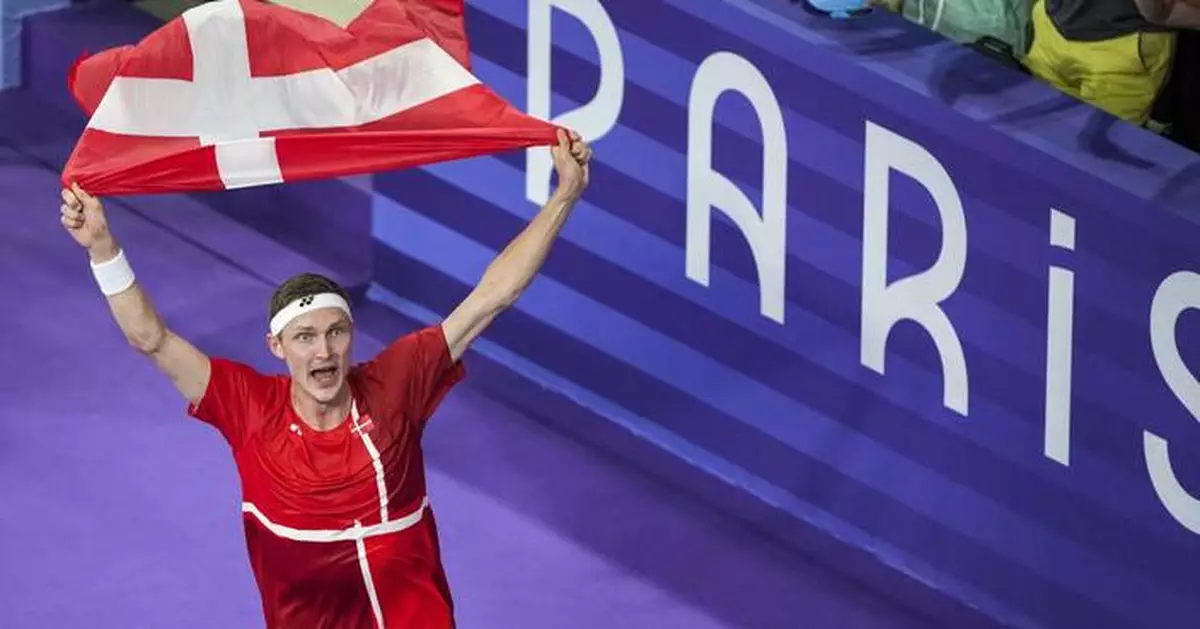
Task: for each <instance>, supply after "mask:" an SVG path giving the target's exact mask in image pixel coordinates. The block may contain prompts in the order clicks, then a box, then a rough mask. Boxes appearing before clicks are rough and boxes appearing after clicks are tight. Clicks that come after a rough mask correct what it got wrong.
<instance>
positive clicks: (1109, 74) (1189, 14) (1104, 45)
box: [1025, 0, 1200, 125]
mask: <svg viewBox="0 0 1200 629" xmlns="http://www.w3.org/2000/svg"><path fill="white" fill-rule="evenodd" d="M1189 2H1190V3H1194V4H1196V5H1200V0H1187V2H1184V1H1183V0H1037V2H1036V4H1035V5H1034V7H1033V19H1032V22H1033V45H1032V47H1031V49H1030V51H1029V54H1028V56H1027V57H1026V59H1025V64H1026V66H1027V67H1028V68H1029V69H1030V70H1031V71H1032V72H1033V73H1034V74H1036V75H1037V76H1039V77H1041V78H1042V79H1044V80H1046V81H1048V82H1050V83H1052V84H1053V85H1055V86H1057V87H1058V88H1059V89H1061V90H1063V91H1064V92H1066V93H1068V94H1070V95H1072V96H1075V97H1076V98H1079V99H1081V100H1084V101H1087V102H1089V103H1091V104H1093V105H1095V106H1096V107H1099V108H1100V109H1103V110H1105V111H1107V112H1109V113H1111V114H1113V115H1114V116H1117V117H1119V118H1122V119H1124V120H1127V121H1129V122H1132V123H1134V124H1138V125H1145V124H1146V122H1147V120H1148V118H1149V117H1150V111H1151V109H1152V108H1153V106H1154V100H1155V98H1156V97H1157V96H1158V94H1159V92H1160V91H1161V90H1162V87H1163V83H1164V82H1165V80H1166V77H1167V71H1168V69H1169V68H1170V66H1171V60H1172V57H1173V55H1174V48H1175V32H1174V31H1175V29H1179V28H1200V8H1198V7H1197V6H1194V5H1193V4H1189Z"/></svg>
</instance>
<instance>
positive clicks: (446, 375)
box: [360, 325, 465, 426]
mask: <svg viewBox="0 0 1200 629" xmlns="http://www.w3.org/2000/svg"><path fill="white" fill-rule="evenodd" d="M360 374H361V376H362V379H363V383H364V385H365V386H366V387H367V389H368V391H369V392H370V393H369V395H371V404H372V406H373V407H374V408H373V411H374V412H375V414H376V416H377V417H395V416H399V417H401V418H403V420H404V421H406V422H409V423H412V424H415V425H417V426H423V425H424V424H425V422H427V421H428V420H429V418H430V417H431V416H432V415H433V413H434V411H436V410H437V407H438V405H440V404H441V402H442V400H443V399H444V398H445V397H446V394H447V393H449V392H450V390H451V389H452V388H454V385H456V384H458V383H459V382H460V381H461V380H462V379H463V376H464V375H465V369H464V368H463V365H462V362H461V361H451V359H450V348H449V347H448V346H447V345H446V335H445V333H444V332H443V331H442V326H441V325H432V326H429V327H426V328H424V329H421V330H418V331H416V332H412V333H410V334H407V335H405V336H402V337H400V338H399V339H396V340H395V341H394V342H392V344H391V345H389V346H388V347H387V348H385V349H384V350H383V351H382V352H380V353H379V355H377V356H376V357H375V358H374V359H372V360H370V361H368V362H366V363H363V365H362V367H361V369H360Z"/></svg>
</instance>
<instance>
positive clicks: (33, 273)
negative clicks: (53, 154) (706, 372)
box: [0, 133, 932, 629]
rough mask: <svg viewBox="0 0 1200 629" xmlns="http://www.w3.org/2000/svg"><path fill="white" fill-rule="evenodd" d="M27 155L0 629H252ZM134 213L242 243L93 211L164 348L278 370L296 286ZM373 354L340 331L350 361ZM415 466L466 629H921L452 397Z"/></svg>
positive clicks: (19, 181)
mask: <svg viewBox="0 0 1200 629" xmlns="http://www.w3.org/2000/svg"><path fill="white" fill-rule="evenodd" d="M51 135H53V134H51ZM32 136H39V134H37V133H34V134H32ZM27 149H29V147H27V146H21V145H20V144H19V143H18V144H17V145H12V144H10V145H9V146H5V145H4V144H3V143H0V224H3V225H4V226H5V228H4V233H3V234H2V235H0V277H3V278H4V280H5V283H6V286H5V288H6V291H7V293H8V294H9V299H10V303H12V304H15V308H14V307H13V306H9V308H8V309H7V310H8V312H9V313H10V317H12V316H14V315H13V314H11V313H14V312H15V319H16V320H15V324H14V322H13V321H12V320H11V319H10V321H9V322H8V323H7V324H6V325H4V326H0V347H2V348H3V349H4V359H3V361H2V362H0V383H3V384H2V385H0V387H2V392H3V400H4V403H3V409H4V411H3V421H0V478H3V479H4V482H2V483H0V627H4V628H5V629H55V628H74V627H96V628H101V629H105V628H118V627H119V628H122V629H125V628H131V627H173V628H177V629H188V628H192V627H195V628H205V629H211V628H223V629H224V628H241V627H260V626H262V620H261V615H260V613H259V607H258V603H257V599H256V596H257V593H256V590H255V588H254V584H253V581H252V579H251V575H250V572H249V569H248V565H247V561H246V558H245V549H244V545H243V544H244V538H243V534H242V530H241V516H240V512H239V508H238V506H239V502H240V496H239V493H238V487H237V483H236V476H235V473H234V468H233V465H232V462H231V460H230V457H229V456H228V451H227V449H226V447H225V446H224V444H223V442H221V440H220V439H219V437H218V435H217V433H216V432H215V431H213V430H211V429H209V428H208V427H206V426H203V425H201V424H199V423H197V422H194V421H192V420H189V419H188V418H186V416H185V415H184V404H183V403H182V402H181V400H180V399H178V398H177V395H176V393H175V392H174V390H173V388H172V387H171V386H170V385H169V384H168V382H167V381H166V380H165V379H164V378H162V377H160V376H159V375H158V373H157V372H155V371H154V369H153V367H152V366H151V365H150V364H149V363H148V362H147V361H145V360H143V359H142V358H141V357H139V356H138V355H136V354H135V353H134V352H133V351H131V350H129V349H128V348H127V347H126V345H125V344H124V342H123V340H122V339H121V336H120V333H119V331H118V330H117V328H116V326H115V324H114V323H113V322H112V321H111V320H110V318H109V314H108V311H107V308H106V307H105V305H104V303H103V301H102V299H101V297H100V295H99V293H98V292H97V291H96V289H95V287H94V285H93V283H92V280H91V277H90V275H89V273H88V271H87V263H86V258H85V255H84V253H83V252H82V251H81V250H80V249H79V248H78V247H77V246H76V245H75V244H74V242H73V241H71V239H70V238H69V237H68V236H67V235H66V234H65V233H64V232H63V231H62V230H61V228H60V226H59V224H58V220H57V211H58V200H57V196H58V184H57V176H56V174H55V173H54V172H52V171H51V170H49V169H47V168H46V167H44V166H39V165H38V164H36V163H35V162H32V161H30V160H29V159H28V158H27V154H28V153H29V151H28V150H27ZM35 152H36V151H35ZM137 207H138V210H139V211H140V212H143V213H147V214H148V215H152V216H154V217H155V219H156V220H161V221H162V223H165V224H171V225H186V226H187V227H186V230H187V232H188V234H189V236H197V235H198V237H199V238H200V239H201V240H203V239H205V238H208V239H213V238H216V239H220V240H223V241H225V242H231V241H235V242H244V245H242V246H239V247H238V248H237V249H238V250H239V251H241V258H240V260H237V261H236V262H241V263H242V264H245V265H247V267H248V268H253V269H254V273H253V274H251V273H248V272H246V271H244V270H241V268H240V267H239V266H237V265H236V264H234V263H231V261H228V260H227V259H224V258H223V257H222V256H217V255H214V254H213V253H212V252H210V251H207V250H205V249H204V248H203V247H199V246H196V245H194V244H190V242H189V241H188V240H184V239H181V238H180V237H179V236H178V235H176V234H173V233H171V231H169V230H166V229H163V228H162V227H161V226H160V225H156V224H155V223H154V222H151V221H147V220H145V219H144V218H143V217H142V215H140V214H139V213H137V212H134V211H131V210H130V209H129V206H126V205H124V204H121V203H111V204H109V207H108V211H109V216H110V222H111V223H112V224H113V226H114V229H115V231H116V233H117V234H118V235H119V237H120V238H121V239H122V242H123V244H124V245H125V247H126V248H127V250H128V252H129V255H130V258H131V261H132V263H133V265H134V267H135V269H136V270H137V271H138V273H139V279H140V280H141V282H142V283H143V285H144V286H146V288H147V289H148V291H149V292H150V294H151V295H152V296H153V298H154V300H155V302H156V304H157V306H158V307H159V309H160V311H161V312H162V314H163V316H164V317H165V319H166V320H167V322H168V324H169V325H171V326H172V327H173V328H174V329H175V330H176V331H177V332H179V333H181V334H182V335H184V336H186V337H188V338H190V339H191V340H192V341H193V342H195V343H196V344H198V345H199V346H200V347H201V348H202V349H204V350H206V351H208V352H210V353H213V354H222V355H227V356H231V357H233V358H237V359H241V360H245V361H248V362H250V363H252V364H254V365H256V366H258V367H259V368H261V369H268V370H275V369H277V365H276V363H275V362H274V359H272V358H271V357H270V356H269V354H267V352H266V350H265V348H264V346H263V343H262V334H263V332H262V330H263V326H264V317H265V313H264V309H265V307H266V302H267V298H268V296H269V294H270V290H271V285H270V283H269V282H270V281H273V280H274V279H275V278H278V277H282V276H284V275H286V274H290V273H292V272H298V271H301V270H310V269H312V268H313V265H312V264H311V263H309V262H307V261H305V260H303V259H300V258H298V257H297V256H296V255H295V254H294V253H291V252H289V251H286V250H282V249H280V248H279V247H278V246H277V245H274V244H273V243H271V242H270V241H268V240H266V239H264V238H262V237H261V236H258V235H257V234H253V233H250V232H248V231H247V230H245V229H242V228H240V227H238V226H236V224H234V223H232V222H230V221H228V220H227V219H223V218H221V217H220V216H218V215H216V214H215V213H212V212H211V211H209V210H207V209H205V208H204V207H202V206H200V205H199V204H197V203H195V202H194V201H191V200H189V199H186V198H181V197H163V198H154V199H147V200H138V201H137ZM366 308H367V310H368V311H367V312H364V313H363V318H364V319H370V318H371V316H372V314H371V312H369V310H370V309H371V308H379V307H377V306H367V307H366ZM375 316H376V318H378V317H381V316H384V315H383V314H382V313H375ZM381 340H383V339H377V338H372V337H371V336H369V334H368V333H367V332H361V331H360V334H359V337H358V351H359V354H360V357H366V356H368V355H369V354H371V353H373V352H374V351H376V350H377V349H378V348H379V347H380V346H381ZM468 367H469V359H468ZM426 447H427V451H428V453H429V456H428V460H429V465H430V466H431V471H430V484H431V496H432V501H433V504H434V508H435V510H436V511H437V513H438V519H439V523H440V524H441V527H442V528H441V530H442V539H443V545H444V549H445V556H446V561H447V570H448V572H449V575H450V578H451V582H452V586H453V587H454V590H455V595H456V599H457V604H458V609H459V619H460V623H461V626H462V627H464V629H466V628H470V629H476V628H487V629H503V628H506V627H512V628H518V627H519V628H521V629H538V628H543V627H544V628H548V629H549V628H554V629H561V628H565V627H571V628H575V629H590V628H593V627H594V628H600V627H604V628H611V627H621V628H622V629H638V628H655V629H672V628H685V629H707V628H717V627H723V628H724V627H746V628H764V629H766V628H771V629H790V628H830V629H859V628H862V629H891V628H902V627H903V628H912V629H915V628H917V627H921V628H922V629H928V628H930V627H932V624H931V623H930V622H929V621H927V620H920V619H916V618H914V617H912V616H911V615H909V614H908V612H906V611H904V610H903V609H902V608H900V607H898V606H895V605H893V604H892V603H890V602H888V601H886V600H885V599H883V598H881V597H880V596H878V595H877V594H875V593H871V592H867V591H864V590H861V589H859V588H858V587H857V586H855V585H854V584H852V583H850V582H848V581H846V580H844V579H843V578H842V577H840V576H838V575H837V574H836V573H834V572H832V571H830V570H828V569H827V568H825V567H822V566H819V565H815V564H811V563H808V562H806V561H805V560H804V559H803V558H801V557H799V556H798V555H796V554H794V553H792V552H790V551H787V550H783V549H781V547H778V546H775V545H774V544H772V543H770V542H768V541H766V540H765V539H763V538H759V537H757V536H755V535H754V534H753V533H752V532H750V531H749V530H747V529H744V528H742V527H741V526H740V525H739V524H737V523H736V521H735V520H734V519H733V518H731V517H729V516H726V515H723V514H719V513H716V512H714V511H712V510H709V509H706V508H704V507H701V506H699V505H698V504H697V503H694V502H692V501H690V500H689V499H687V498H685V497H683V496H681V495H679V494H678V493H677V492H674V491H672V489H671V488H669V487H666V486H664V485H662V484H661V483H659V482H658V481H656V480H654V479H651V478H649V477H647V476H644V475H641V474H639V473H638V472H636V471H633V470H632V469H630V468H628V467H626V466H624V465H622V464H621V463H620V462H618V461H615V460H612V459H609V458H606V457H604V456H602V455H601V454H599V453H597V452H596V451H594V450H592V449H590V448H588V447H587V446H586V445H584V444H581V443H579V442H576V441H573V440H571V439H568V438H566V437H564V436H562V435H561V434H558V433H556V432H552V431H551V430H549V429H548V428H546V427H544V426H543V425H542V424H539V423H537V422H536V421H534V420H531V419H529V418H526V417H524V416H522V415H520V414H518V413H515V412H513V411H512V410H510V409H508V408H506V407H503V406H501V405H499V404H498V403H496V402H494V401H492V400H489V399H487V398H486V397H484V396H483V395H482V394H480V393H479V392H478V391H475V390H473V389H472V388H471V386H470V385H469V380H468V383H467V384H464V385H463V386H462V387H461V388H459V389H458V390H456V392H455V393H454V394H453V395H452V396H451V397H450V398H449V400H448V401H447V402H446V404H445V405H444V406H443V408H442V410H441V412H440V414H439V415H438V416H437V417H436V418H435V420H434V422H433V424H432V426H431V429H430V432H429V433H428V436H427V438H426Z"/></svg>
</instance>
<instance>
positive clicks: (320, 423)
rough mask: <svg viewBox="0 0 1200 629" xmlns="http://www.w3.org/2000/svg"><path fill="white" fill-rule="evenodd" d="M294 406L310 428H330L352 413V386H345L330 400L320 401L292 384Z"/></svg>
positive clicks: (322, 429)
mask: <svg viewBox="0 0 1200 629" xmlns="http://www.w3.org/2000/svg"><path fill="white" fill-rule="evenodd" d="M291 395H292V408H293V409H294V410H295V411H296V414H297V415H299V416H300V419H301V420H303V421H304V423H306V424H308V426H309V428H312V429H314V430H321V431H324V430H330V429H333V428H336V427H337V426H338V424H341V423H342V422H343V421H345V419H346V416H347V415H349V414H350V387H348V386H343V387H342V390H341V392H339V393H338V394H337V396H336V397H334V398H333V400H332V401H330V402H319V401H317V400H314V399H313V398H312V397H311V396H309V395H308V394H307V393H305V392H304V390H303V389H301V388H300V387H298V386H296V385H295V383H293V384H292V390H291Z"/></svg>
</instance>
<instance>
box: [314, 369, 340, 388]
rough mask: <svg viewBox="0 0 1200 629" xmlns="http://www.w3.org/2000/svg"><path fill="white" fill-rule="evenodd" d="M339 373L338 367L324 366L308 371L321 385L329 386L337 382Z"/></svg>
mask: <svg viewBox="0 0 1200 629" xmlns="http://www.w3.org/2000/svg"><path fill="white" fill-rule="evenodd" d="M337 374H338V369H337V367H322V368H320V369H313V370H312V371H309V372H308V375H309V376H310V377H311V378H312V379H313V380H314V381H316V383H317V384H319V385H321V386H329V385H332V384H333V383H335V382H337Z"/></svg>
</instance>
